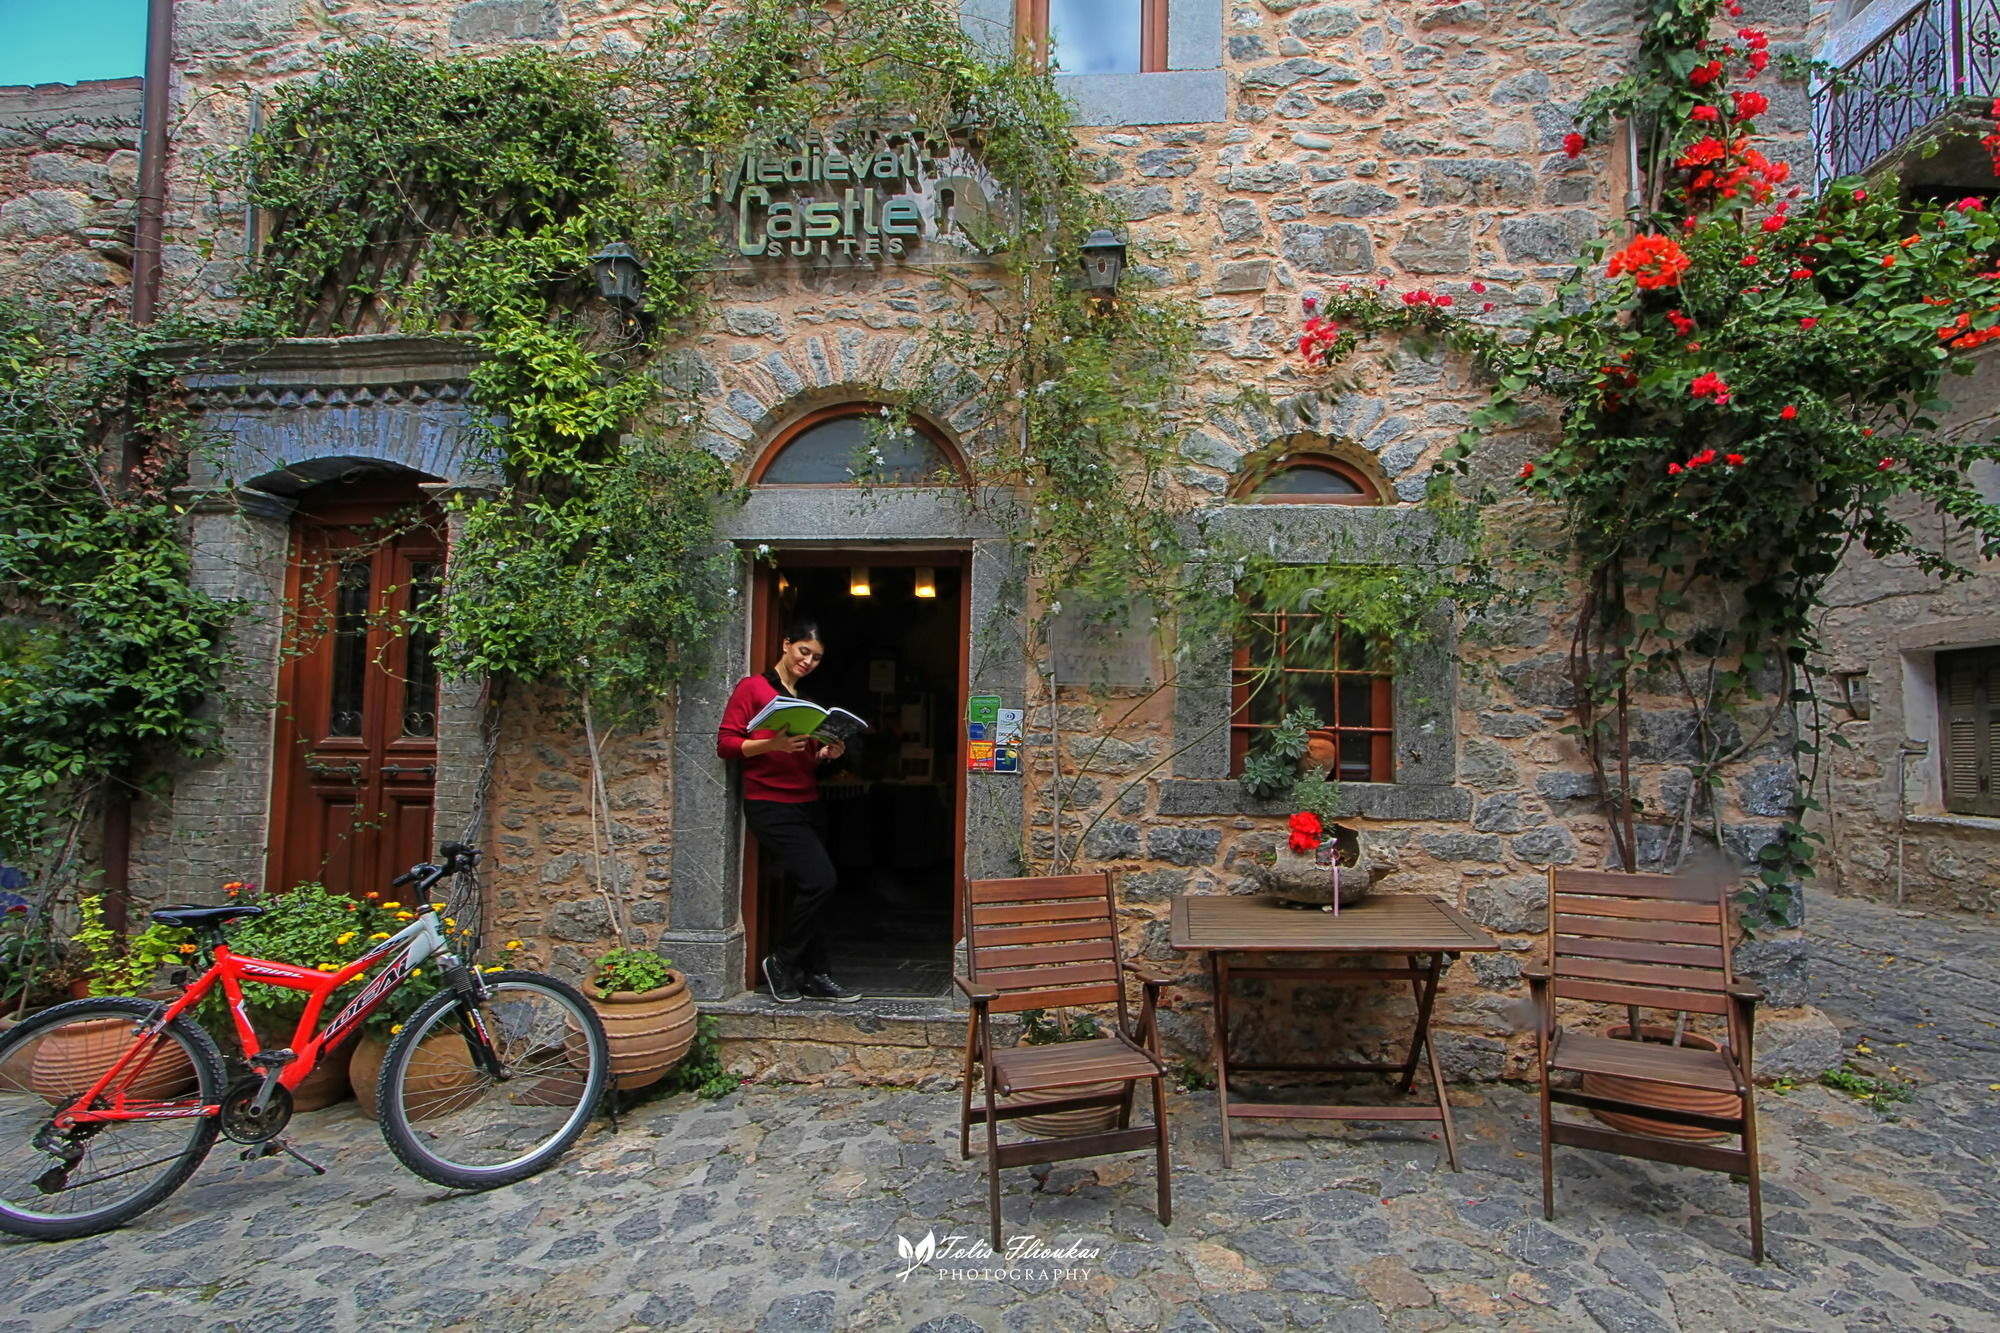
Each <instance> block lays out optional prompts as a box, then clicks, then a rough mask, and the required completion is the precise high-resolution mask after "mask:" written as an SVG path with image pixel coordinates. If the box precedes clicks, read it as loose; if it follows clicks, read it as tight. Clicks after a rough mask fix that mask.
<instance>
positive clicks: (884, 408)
mask: <svg viewBox="0 0 2000 1333" xmlns="http://www.w3.org/2000/svg"><path fill="white" fill-rule="evenodd" d="M882 415H883V416H885V417H886V416H888V415H889V405H888V404H887V403H884V404H882Z"/></svg>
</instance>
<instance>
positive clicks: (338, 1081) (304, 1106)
mask: <svg viewBox="0 0 2000 1333" xmlns="http://www.w3.org/2000/svg"><path fill="white" fill-rule="evenodd" d="M347 1059H348V1055H347V1051H346V1050H345V1049H338V1050H332V1051H325V1052H322V1053H321V1055H320V1057H319V1063H317V1064H315V1065H314V1066H313V1071H312V1073H310V1074H307V1075H306V1077H305V1081H304V1082H302V1083H300V1084H299V1086H297V1087H296V1088H293V1089H292V1109H293V1110H294V1111H323V1110H325V1109H326V1108H327V1107H329V1106H331V1105H333V1104H334V1103H335V1102H338V1101H343V1100H345V1099H346V1097H347V1094H348V1093H350V1092H352V1091H353V1090H354V1088H353V1085H351V1084H350V1083H349V1082H348V1081H347Z"/></svg>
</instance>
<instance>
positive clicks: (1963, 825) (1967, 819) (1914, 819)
mask: <svg viewBox="0 0 2000 1333" xmlns="http://www.w3.org/2000/svg"><path fill="white" fill-rule="evenodd" d="M1903 822H1904V823H1906V824H1909V825H1912V826H1913V827H1916V828H1955V829H1964V830H1965V831H1966V832H1967V833H2000V819H1994V818H1992V817H1991V816H1988V815H1905V816H1904V817H1903Z"/></svg>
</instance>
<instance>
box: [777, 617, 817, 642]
mask: <svg viewBox="0 0 2000 1333" xmlns="http://www.w3.org/2000/svg"><path fill="white" fill-rule="evenodd" d="M806 639H819V641H820V642H821V643H825V642H826V640H825V639H821V638H820V633H819V622H818V621H817V620H814V619H812V618H810V617H808V616H799V617H796V618H795V619H793V620H792V622H791V623H790V624H788V625H786V626H785V635H784V637H783V638H782V639H780V640H779V642H780V643H799V642H801V641H803V640H806Z"/></svg>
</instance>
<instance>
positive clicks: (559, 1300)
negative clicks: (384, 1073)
mask: <svg viewBox="0 0 2000 1333" xmlns="http://www.w3.org/2000/svg"><path fill="white" fill-rule="evenodd" d="M1814 933H1815V935H1816V936H1817V937H1818V938H1819V941H1820V952H1821V955H1822V957H1823V958H1824V959H1825V962H1824V963H1823V965H1822V966H1821V968H1820V971H1819V976H1820V989H1821V990H1822V991H1823V992H1824V996H1823V998H1822V999H1821V1001H1820V1003H1821V1004H1822V1005H1823V1006H1825V1007H1826V1009H1827V1010H1828V1011H1829V1012H1830V1013H1832V1014H1833V1015H1834V1016H1835V1017H1836V1018H1837V1019H1838V1020H1839V1021H1840V1022H1841V1024H1842V1027H1843V1029H1844V1033H1845V1035H1846V1037H1847V1038H1848V1041H1849V1044H1850V1046H1852V1045H1853V1044H1854V1043H1856V1042H1859V1041H1862V1040H1863V1039H1865V1041H1866V1044H1867V1046H1868V1049H1869V1051H1871V1052H1873V1054H1872V1055H1869V1056H1862V1057H1860V1058H1861V1059H1862V1060H1863V1061H1867V1060H1873V1061H1876V1062H1877V1063H1878V1064H1879V1066H1880V1067H1881V1068H1882V1069H1883V1071H1884V1072H1887V1067H1888V1066H1889V1065H1891V1064H1894V1065H1896V1066H1898V1069H1897V1071H1896V1072H1897V1073H1898V1074H1908V1075H1910V1076H1912V1077H1914V1078H1915V1079H1916V1080H1917V1088H1916V1096H1915V1100H1914V1102H1912V1103H1911V1104H1909V1105H1908V1106H1906V1107H1903V1108H1899V1111H1900V1118H1899V1119H1890V1118H1887V1117H1884V1116H1878V1115H1877V1114H1876V1113H1874V1112H1873V1111H1871V1110H1869V1109H1867V1108H1866V1107H1864V1106H1861V1105H1859V1104H1858V1103H1856V1102H1855V1101H1853V1100H1852V1099H1850V1098H1848V1097H1847V1096H1845V1095H1842V1094H1840V1093H1836V1092H1834V1091H1832V1090H1830V1089H1827V1088H1823V1087H1819V1086H1809V1087H1803V1088H1800V1089H1797V1090H1795V1091H1792V1092H1790V1093H1789V1094H1787V1095H1782V1096H1780V1095H1774V1094H1766V1095H1764V1097H1763V1099H1762V1102H1761V1106H1762V1108H1763V1112H1764V1120H1763V1124H1764V1128H1765V1144H1766V1154H1767V1156H1766V1182H1767V1183H1766V1198H1767V1209H1768V1211H1767V1223H1768V1227H1769V1234H1770V1238H1771V1261H1770V1262H1769V1263H1767V1264H1766V1265H1765V1266H1764V1267H1762V1268H1759V1267H1756V1266H1753V1265H1752V1264H1751V1263H1750V1262H1749V1259H1748V1254H1749V1242H1748V1237H1747V1230H1746V1223H1745V1201H1744V1191H1743V1189H1742V1188H1741V1187H1740V1186H1738V1185H1736V1184H1733V1183H1732V1182H1730V1181H1728V1180H1727V1179H1725V1178H1723V1177H1721V1176H1716V1175H1710V1174H1707V1173H1701V1172H1693V1171H1683V1170H1674V1169H1669V1168H1665V1167H1658V1166H1654V1165H1652V1164H1649V1163H1641V1162H1631V1161H1625V1160H1623V1159H1616V1158H1604V1157H1597V1156H1595V1155H1592V1154H1587V1153H1582V1152H1574V1151H1572V1152H1568V1153H1564V1154H1562V1155H1560V1156H1559V1157H1558V1163H1559V1168H1560V1172H1561V1177H1560V1196H1559V1204H1558V1213H1557V1220H1556V1221H1555V1223H1553V1224H1547V1223H1544V1222H1543V1221H1542V1220H1541V1215H1540V1207H1539V1203H1540V1200H1539V1181H1538V1169H1537V1159H1536V1155H1535V1154H1536V1137H1535V1129H1534V1125H1533V1123H1532V1113H1533V1100H1532V1098H1531V1096H1530V1095H1529V1094H1528V1093H1527V1092H1525V1091H1524V1090H1522V1089H1519V1088H1512V1087H1500V1088H1481V1089H1464V1090H1460V1091H1458V1092H1457V1093H1456V1094H1455V1100H1456V1101H1457V1102H1458V1103H1459V1111H1458V1115H1459V1125H1460V1129H1461V1133H1462V1135H1463V1137H1464V1141H1465V1145H1466V1148H1465V1153H1464V1158H1465V1166H1466V1170H1465V1171H1464V1172H1463V1173H1461V1174H1452V1173H1450V1172H1448V1171H1445V1170H1443V1169H1442V1161H1441V1158H1442V1152H1441V1145H1439V1144H1438V1143H1437V1142H1436V1141H1434V1140H1433V1139H1432V1138H1431V1137H1430V1136H1429V1134H1428V1132H1424V1133H1421V1134H1412V1133H1411V1132H1410V1131H1409V1130H1408V1129H1407V1128H1405V1129H1401V1130H1399V1129H1397V1128H1395V1127H1387V1128H1384V1129H1379V1130H1374V1131H1369V1130H1363V1129H1357V1128H1355V1127H1343V1128H1330V1129H1319V1130H1315V1131H1295V1130H1293V1129H1292V1128H1290V1127H1262V1126H1260V1127H1257V1128H1255V1129H1253V1130H1252V1132H1250V1133H1249V1134H1247V1135H1244V1136H1243V1137H1241V1138H1240V1139H1239V1140H1238V1148H1237V1157H1236V1162H1237V1164H1236V1167H1235V1169H1233V1170H1230V1171H1225V1170H1223V1169H1222V1167H1221V1164H1220V1161H1219V1159H1218V1154H1217V1131H1216V1125H1215V1114H1214V1100H1213V1097H1212V1096H1210V1095H1206V1094H1193V1095H1188V1096H1180V1097H1177V1098H1175V1100H1174V1102H1173V1105H1172V1112H1171V1114H1172V1118H1173V1129H1174V1135H1173V1137H1174V1145H1175V1150H1176V1162H1177V1166H1178V1172H1177V1175H1176V1177H1175V1189H1176V1199H1175V1203H1176V1213H1175V1222H1174V1224H1173V1226H1172V1228H1171V1229H1169V1230H1163V1229H1162V1228H1161V1227H1160V1225H1159V1223H1158V1221H1157V1220H1156V1219H1155V1218H1154V1216H1153V1213H1152V1211H1151V1199H1152V1193H1153V1175H1152V1169H1151V1166H1150V1165H1149V1163H1148V1161H1147V1159H1145V1158H1143V1157H1137V1156H1134V1157H1131V1158H1123V1159H1104V1160H1103V1161H1102V1162H1101V1163H1100V1164H1098V1165H1095V1166H1093V1165H1092V1164H1089V1163H1081V1164H1078V1163H1067V1164H1059V1165H1058V1166H1056V1167H1055V1168H1054V1170H1053V1171H1051V1172H1049V1173H1048V1174H1047V1175H1046V1178H1045V1179H1043V1180H1041V1181H1040V1183H1039V1184H1038V1183H1037V1181H1036V1179H1035V1177H1034V1176H1033V1174H1032V1173H1031V1172H1030V1171H1029V1170H1027V1169H1016V1170H1013V1171H1010V1172H1008V1173H1007V1175H1006V1177H1005V1183H1006V1192H1005V1207H1006V1216H1007V1219H1008V1231H1009V1234H1010V1235H1011V1234H1023V1235H1032V1236H1034V1237H1036V1238H1038V1239H1040V1240H1042V1241H1044V1242H1047V1243H1049V1244H1051V1245H1065V1244H1068V1243H1070V1242H1081V1243H1082V1244H1083V1245H1085V1246H1089V1247H1095V1248H1097V1249H1098V1250H1099V1251H1100V1253H1099V1254H1097V1255H1096V1256H1095V1257H1092V1258H1079V1259H1076V1260H1074V1261H1072V1262H1069V1263H1066V1264H1060V1265H1057V1264H1051V1263H1049V1262H1036V1263H1029V1264H1021V1265H1016V1266H1015V1267H1016V1269H1017V1270H1019V1271H1014V1272H1011V1273H1010V1274H1008V1275H1005V1276H1001V1277H999V1278H997V1279H993V1278H986V1277H981V1276H977V1275H974V1272H973V1270H979V1269H987V1268H990V1267H992V1265H991V1264H989V1263H985V1262H980V1261H971V1260H966V1261H954V1260H944V1261H938V1260H934V1261H933V1262H932V1263H930V1264H928V1265H925V1266H922V1267H919V1268H917V1269H916V1270H915V1271H914V1272H912V1273H910V1274H909V1276H908V1277H907V1278H904V1277H903V1276H902V1275H901V1274H902V1271H903V1269H904V1268H905V1267H906V1266H907V1264H906V1261H903V1260H900V1259H899V1258H898V1253H897V1238H898V1237H899V1236H900V1237H904V1238H907V1239H910V1240H912V1241H915V1240H918V1239H919V1238H921V1237H923V1236H924V1235H925V1234H926V1233H927V1232H930V1231H933V1230H935V1231H936V1232H937V1233H938V1234H939V1235H945V1234H962V1235H964V1236H966V1237H968V1238H977V1237H979V1236H981V1235H983V1233H984V1223H983V1221H982V1219H983V1217H984V1179H983V1177H982V1175H981V1173H980V1169H979V1163H978V1162H977V1161H976V1160H975V1161H973V1162H961V1161H960V1160H959V1158H958V1155H957V1151H956V1149H957V1144H956V1124H955V1117H956V1111H957V1097H956V1096H955V1095H954V1094H953V1093H951V1092H913V1091H909V1090H893V1089H872V1090H823V1089H802V1088H759V1089H754V1090H749V1091H746V1092H741V1093H738V1094H734V1095H732V1096H730V1097H728V1098H725V1099H723V1100H722V1101H720V1102H716V1103H701V1102H695V1101H692V1100H690V1099H688V1098H685V1097H679V1098H674V1099H670V1100H666V1101H660V1102H655V1103H652V1104H649V1105H647V1106H645V1107H642V1108H641V1109H640V1111H639V1112H638V1113H637V1114H636V1115H635V1116H634V1117H632V1118H631V1119H628V1120H627V1121H626V1123H625V1125H624V1128H623V1129H622V1130H621V1131H620V1132H618V1133H616V1134H613V1133H611V1132H610V1131H609V1130H608V1129H600V1130H598V1131H596V1132H594V1133H593V1134H592V1135H591V1136H590V1137H589V1138H588V1139H587V1140H585V1142H584V1143H583V1145H582V1146H581V1148H580V1150H578V1151H576V1152H574V1153H572V1154H571V1156H570V1157H569V1158H568V1159H567V1160H566V1162H565V1163H564V1164H563V1165H562V1166H561V1167H560V1168H558V1169H557V1170H554V1171H551V1172H549V1173H547V1174H545V1175H543V1176H541V1177H539V1178H537V1179H535V1180H533V1181H530V1182H527V1183H525V1184H521V1185H517V1186H514V1187H512V1188H510V1189H505V1190H500V1191H497V1192H495V1193H492V1194H487V1195H469V1196H467V1195H453V1194H450V1193H449V1192H446V1191H441V1190H438V1189H436V1188H434V1187H432V1186H430V1185H427V1184H425V1183H424V1182H422V1181H419V1180H418V1179H416V1178H415V1177H414V1176H411V1175H409V1174H408V1173H406V1172H404V1171H402V1170H400V1169H399V1168H398V1167H397V1166H396V1164H395V1162H394V1160H393V1159H392V1158H391V1157H390V1155H389V1153H388V1152H387V1151H386V1149H385V1148H384V1146H383V1144H382V1143H381V1141H380V1138H379V1137H378V1136H377V1134H376V1132H375V1129H374V1127H373V1125H371V1124H370V1123H369V1122H367V1121H365V1120H362V1119H361V1118H360V1116H359V1115H358V1113H356V1112H355V1111H354V1109H353V1107H352V1104H351V1103H350V1104H349V1105H347V1106H346V1107H341V1108H335V1109H332V1110H329V1111H325V1112H321V1113H318V1114H316V1115H313V1116H307V1117H302V1118H301V1121H302V1127H301V1130H300V1132H299V1134H298V1135H297V1141H298V1142H299V1144H300V1146H301V1147H302V1148H304V1149H305V1150H306V1151H307V1152H308V1154H310V1155H315V1156H318V1157H320V1158H321V1159H322V1160H325V1161H327V1162H328V1163H329V1164H330V1165H331V1166H332V1168H333V1172H332V1174H330V1175H328V1176H326V1177H324V1178H315V1177H312V1176H310V1175H308V1174H307V1173H306V1172H305V1171H304V1169H303V1168H300V1167H297V1166H296V1165H293V1164H288V1163H286V1162H284V1161H283V1160H282V1159H280V1160H277V1161H273V1162H263V1163H258V1164H256V1165H250V1166H246V1165H242V1164H240V1163H238V1162H237V1161H236V1159H235V1158H234V1156H233V1155H231V1154H229V1153H226V1152H223V1151H220V1150H219V1151H217V1152H216V1154H215V1155H214V1156H213V1157H212V1158H211V1159H210V1161H209V1163H208V1165H207V1166H205V1167H204V1168H203V1170H202V1172H201V1173H200V1174H199V1175H198V1176H197V1177H196V1178H195V1181H194V1182H193V1183H192V1185H191V1186H190V1187H189V1188H187V1189H185V1190H183V1191H182V1192H181V1193H180V1194H179V1195H178V1196H176V1198H174V1199H173V1200H172V1201H170V1202H169V1203H168V1205H167V1206H165V1207H163V1208H161V1209H159V1210H157V1211H156V1212H154V1213H152V1214H151V1215H149V1216H148V1217H146V1218H144V1219H142V1220H141V1221H140V1223H139V1224H138V1225H136V1226H134V1227H132V1228H130V1229H128V1230H126V1231H123V1232H120V1233H117V1234H114V1235H111V1236H104V1237H97V1238H94V1239H91V1240H85V1241H78V1242H72V1243H69V1244H66V1245H30V1244H12V1245H7V1246H4V1247H0V1333H27V1331H28V1330H35V1331H37V1333H39V1331H41V1330H55V1329H70V1328H106V1329H144V1330H147V1333H176V1331H177V1330H183V1329H185V1330H200V1329H218V1328H221V1329H241V1330H280V1329H328V1328H356V1327H362V1326H367V1327H370V1328H450V1327H457V1328H467V1329H478V1330H481V1333H487V1331H489V1330H501V1329H549V1328H558V1327H560V1328H564V1329H568V1330H577V1331H578V1333H582V1331H585V1330H599V1329H605V1330H616V1329H626V1328H655V1327H657V1328H687V1329H697V1330H739V1329H741V1330H753V1329H754V1330H759V1333H804V1331H809V1330H830V1329H887V1330H898V1331H899V1333H901V1331H903V1330H921V1331H922V1333H972V1331H973V1330H986V1331H987V1333H999V1330H1003V1329H1005V1330H1034V1329H1065V1330H1067V1329H1098V1328H1108V1329H1156V1328H1164V1329H1173V1330H1206V1329H1226V1330H1232V1331H1235V1330H1260V1331H1261V1330H1267V1329H1283V1328H1289V1327H1299V1328H1309V1329H1325V1330H1337V1331H1338V1333H1359V1331H1361V1330H1380V1329H1397V1330H1435V1329H1459V1328H1467V1329H1471V1328H1507V1329H1532V1330H1583V1331H1586V1333H1587V1331H1589V1330H1600V1329H1601V1330H1605V1331H1606V1333H1658V1331H1659V1330H1668V1329H1685V1330H1702V1331H1703V1333H1707V1331H1709V1330H1728V1331H1730V1333H1735V1331H1737V1330H1744V1331H1748V1330H1756V1331H1757V1333H1777V1331H1778V1330H1815V1331H1817V1330H1831V1329H1842V1330H1861V1329H1871V1330H1872V1329H1896V1330H1903V1329H1924V1330H1945V1329H1963V1330H1988V1331H1990V1330H1993V1329H1995V1328H2000V1246H1996V1238H2000V1186H1996V1183H1995V1182H1996V1166H2000V1091H1996V1090H1994V1089H1993V1088H1990V1087H1989V1086H1988V1085H1989V1084H1993V1083H2000V1054H1996V1050H1997V1049H2000V1028H1996V1027H1995V1020H1994V1016H1995V1015H1996V1014H2000V948H1996V945H2000V928H1995V927H1991V926H1987V927H1977V926H1964V925H1960V924H1956V923H1953V922H1949V921H1939V920H1933V919H1923V918H1915V917H1908V916H1903V915H1901V914H1898V913H1895V912H1893V911H1890V910H1888V909H1885V908H1881V907H1876V906H1872V905H1868V904H1862V903H1856V902H1822V903H1819V904H1816V920H1815V923H1814ZM1889 942H1893V943H1894V948H1893V950H1892V949H1891V948H1889V947H1886V946H1887V945H1888V943H1889ZM1903 1043H1907V1045H1905V1044H1903ZM1055 1267H1060V1268H1063V1269H1066V1270H1069V1271H1066V1272H1060V1273H1054V1274H1051V1273H1050V1272H1049V1271H1047V1270H1050V1269H1051V1268H1055Z"/></svg>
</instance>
